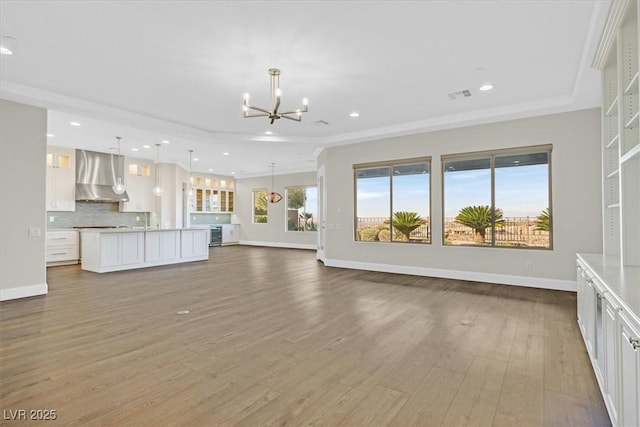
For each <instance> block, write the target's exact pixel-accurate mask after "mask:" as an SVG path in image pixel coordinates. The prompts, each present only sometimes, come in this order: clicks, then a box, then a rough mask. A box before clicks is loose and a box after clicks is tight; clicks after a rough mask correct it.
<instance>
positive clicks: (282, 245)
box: [240, 240, 318, 251]
mask: <svg viewBox="0 0 640 427" xmlns="http://www.w3.org/2000/svg"><path fill="white" fill-rule="evenodd" d="M240 244H241V245H247V246H268V247H270V248H287V249H310V250H314V251H315V250H316V249H318V246H317V245H315V244H309V243H282V242H257V241H253V240H240Z"/></svg>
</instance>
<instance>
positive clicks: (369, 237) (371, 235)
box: [359, 227, 380, 242]
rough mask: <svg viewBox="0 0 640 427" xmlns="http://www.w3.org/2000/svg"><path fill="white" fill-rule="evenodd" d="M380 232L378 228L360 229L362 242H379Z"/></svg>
mask: <svg viewBox="0 0 640 427" xmlns="http://www.w3.org/2000/svg"><path fill="white" fill-rule="evenodd" d="M379 232H380V230H378V229H377V228H374V227H366V228H362V229H360V232H359V234H360V240H363V241H365V242H373V241H375V240H378V233H379Z"/></svg>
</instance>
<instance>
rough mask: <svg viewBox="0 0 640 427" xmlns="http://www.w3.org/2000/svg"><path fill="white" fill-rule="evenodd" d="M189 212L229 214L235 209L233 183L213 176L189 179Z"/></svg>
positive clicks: (230, 180)
mask: <svg viewBox="0 0 640 427" xmlns="http://www.w3.org/2000/svg"><path fill="white" fill-rule="evenodd" d="M191 186H192V188H193V196H192V199H191V201H190V204H191V212H198V213H231V212H233V211H234V209H235V195H234V191H233V189H234V187H235V181H234V180H233V179H230V178H225V177H220V176H215V175H198V176H193V177H191Z"/></svg>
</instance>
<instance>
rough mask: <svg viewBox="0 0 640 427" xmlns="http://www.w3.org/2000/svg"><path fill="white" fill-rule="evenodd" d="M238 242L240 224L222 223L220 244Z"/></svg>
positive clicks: (235, 243) (234, 243)
mask: <svg viewBox="0 0 640 427" xmlns="http://www.w3.org/2000/svg"><path fill="white" fill-rule="evenodd" d="M239 243H240V226H239V225H237V224H223V225H222V244H223V245H237V244H239Z"/></svg>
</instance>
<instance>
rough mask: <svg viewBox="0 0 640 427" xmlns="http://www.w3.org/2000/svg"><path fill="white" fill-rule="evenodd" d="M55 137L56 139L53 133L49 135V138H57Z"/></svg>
mask: <svg viewBox="0 0 640 427" xmlns="http://www.w3.org/2000/svg"><path fill="white" fill-rule="evenodd" d="M55 137H56V136H55V135H54V134H52V133H48V134H47V138H55Z"/></svg>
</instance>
